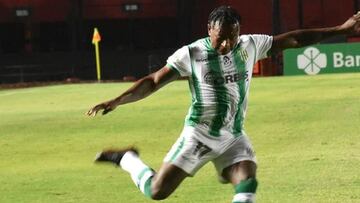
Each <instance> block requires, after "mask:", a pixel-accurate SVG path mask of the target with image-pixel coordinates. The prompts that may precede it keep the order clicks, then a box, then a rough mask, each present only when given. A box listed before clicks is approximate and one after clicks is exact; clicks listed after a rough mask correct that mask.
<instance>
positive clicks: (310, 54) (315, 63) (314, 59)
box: [297, 47, 327, 75]
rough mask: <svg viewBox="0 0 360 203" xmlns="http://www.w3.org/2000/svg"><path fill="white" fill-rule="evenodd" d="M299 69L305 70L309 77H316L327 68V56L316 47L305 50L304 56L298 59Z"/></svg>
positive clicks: (299, 56) (301, 55)
mask: <svg viewBox="0 0 360 203" xmlns="http://www.w3.org/2000/svg"><path fill="white" fill-rule="evenodd" d="M297 65H298V68H299V69H301V70H304V71H305V73H307V74H308V75H316V74H318V73H319V72H320V70H321V69H322V68H326V66H327V57H326V54H324V53H321V52H320V51H319V49H317V48H315V47H309V48H307V49H305V51H304V53H303V54H300V55H298V57H297Z"/></svg>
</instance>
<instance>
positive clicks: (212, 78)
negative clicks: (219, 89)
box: [204, 71, 249, 86]
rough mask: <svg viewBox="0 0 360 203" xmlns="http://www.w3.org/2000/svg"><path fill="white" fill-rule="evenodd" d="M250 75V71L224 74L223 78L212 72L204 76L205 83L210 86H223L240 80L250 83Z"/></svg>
mask: <svg viewBox="0 0 360 203" xmlns="http://www.w3.org/2000/svg"><path fill="white" fill-rule="evenodd" d="M248 77H249V73H248V71H245V72H237V73H233V74H224V76H222V75H221V74H220V73H218V72H215V71H210V72H208V73H206V74H205V75H204V82H205V83H206V84H209V85H215V86H217V85H223V84H228V83H234V82H237V81H239V80H246V81H248V79H249V78H248Z"/></svg>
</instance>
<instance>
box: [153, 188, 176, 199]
mask: <svg viewBox="0 0 360 203" xmlns="http://www.w3.org/2000/svg"><path fill="white" fill-rule="evenodd" d="M170 194H171V192H169V191H168V190H166V189H163V188H158V187H153V188H152V190H151V198H152V199H153V200H164V199H166V198H167V197H169V195H170Z"/></svg>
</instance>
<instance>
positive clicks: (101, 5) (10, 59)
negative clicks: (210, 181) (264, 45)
mask: <svg viewBox="0 0 360 203" xmlns="http://www.w3.org/2000/svg"><path fill="white" fill-rule="evenodd" d="M222 4H227V5H231V6H233V7H234V8H236V9H237V10H238V11H239V13H240V14H241V16H242V19H243V20H242V27H241V33H243V34H246V33H264V34H270V35H272V34H278V33H282V32H286V31H289V30H294V29H298V28H314V27H325V26H334V25H337V24H340V23H342V22H344V20H346V19H347V18H348V17H349V16H350V15H351V14H352V13H354V12H355V11H357V10H359V5H360V0H343V1H341V2H340V1H338V0H293V1H288V0H256V1H254V0H241V1H240V0H207V1H205V0H106V1H105V0H62V1H48V0H1V1H0V83H1V84H5V83H18V82H34V81H64V80H66V79H69V78H70V79H74V80H78V79H80V80H95V79H96V69H95V59H94V58H95V57H94V51H93V45H92V44H91V37H92V32H93V28H94V27H97V28H98V29H99V31H100V33H101V36H102V41H101V43H100V50H101V62H102V79H105V80H122V79H124V77H125V79H126V78H128V79H129V78H130V79H132V78H139V77H141V76H144V75H146V74H147V73H149V72H152V71H154V70H156V69H157V68H159V67H161V66H163V65H164V63H165V60H166V58H167V57H168V55H169V54H171V53H172V52H173V51H174V50H176V49H177V48H179V47H180V46H182V45H184V44H187V43H190V42H192V41H193V40H195V39H197V38H201V37H204V36H206V24H207V16H208V14H209V13H210V11H211V10H212V9H213V8H214V7H216V6H218V5H222ZM126 8H130V10H131V9H135V10H136V11H128V10H127V9H126ZM347 41H359V39H357V38H346V37H341V36H340V37H337V38H332V39H329V40H327V41H326V42H325V43H331V42H347ZM281 58H282V56H281V55H280V56H275V57H272V58H270V59H266V60H264V61H261V62H260V63H259V64H258V65H257V67H256V69H255V74H257V75H264V76H267V75H281V74H282V72H283V69H282V59H281ZM128 76H130V77H128Z"/></svg>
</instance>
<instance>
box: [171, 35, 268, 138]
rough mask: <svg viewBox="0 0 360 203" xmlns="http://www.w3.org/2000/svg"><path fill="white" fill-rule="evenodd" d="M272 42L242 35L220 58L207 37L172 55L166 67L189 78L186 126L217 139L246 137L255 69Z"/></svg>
mask: <svg viewBox="0 0 360 203" xmlns="http://www.w3.org/2000/svg"><path fill="white" fill-rule="evenodd" d="M272 39H273V38H272V37H271V36H268V35H241V36H240V37H239V41H238V43H237V45H236V46H235V48H234V49H233V50H232V51H231V52H229V53H228V54H226V55H219V54H218V53H217V52H216V51H215V50H214V49H213V48H212V47H211V42H210V38H209V37H207V38H203V39H200V40H198V41H196V42H194V43H192V44H190V45H188V46H184V47H182V48H180V49H178V50H177V51H176V52H175V53H174V54H173V55H171V56H170V57H169V58H168V60H167V66H168V67H171V68H173V69H175V70H176V71H178V72H179V74H180V75H181V76H188V78H189V79H188V80H189V86H190V90H191V93H192V104H191V107H190V109H189V112H188V115H187V116H186V119H185V125H187V126H194V127H195V126H199V127H205V128H207V129H208V132H209V135H211V136H214V137H220V136H224V135H226V136H228V135H231V136H232V137H233V136H235V137H236V136H239V135H242V134H244V133H245V132H244V131H243V130H244V129H243V127H244V118H245V114H246V108H247V98H248V95H249V86H250V81H251V78H252V72H253V66H254V64H255V63H256V61H258V60H260V59H263V58H265V57H267V52H268V51H269V49H270V48H271V44H272Z"/></svg>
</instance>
